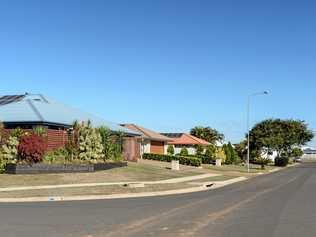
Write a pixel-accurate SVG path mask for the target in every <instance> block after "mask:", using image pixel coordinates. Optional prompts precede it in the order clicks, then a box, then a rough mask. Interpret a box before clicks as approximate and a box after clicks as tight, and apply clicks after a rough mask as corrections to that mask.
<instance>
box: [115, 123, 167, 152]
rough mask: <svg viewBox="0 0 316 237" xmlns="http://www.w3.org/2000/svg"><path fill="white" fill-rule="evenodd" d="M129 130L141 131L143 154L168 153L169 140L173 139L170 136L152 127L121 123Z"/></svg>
mask: <svg viewBox="0 0 316 237" xmlns="http://www.w3.org/2000/svg"><path fill="white" fill-rule="evenodd" d="M121 125H122V126H124V127H126V128H128V129H129V130H132V131H135V132H138V133H141V137H140V140H141V142H140V143H141V149H140V150H141V154H144V153H156V154H167V147H168V142H172V141H173V140H172V139H171V138H169V137H166V136H164V135H161V134H160V133H157V132H154V131H152V130H150V129H147V128H143V127H141V126H138V125H135V124H121Z"/></svg>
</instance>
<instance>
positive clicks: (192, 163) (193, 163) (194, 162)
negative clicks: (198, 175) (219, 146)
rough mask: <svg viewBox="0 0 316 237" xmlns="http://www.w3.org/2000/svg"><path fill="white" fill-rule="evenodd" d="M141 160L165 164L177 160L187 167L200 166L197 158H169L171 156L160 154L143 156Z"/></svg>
mask: <svg viewBox="0 0 316 237" xmlns="http://www.w3.org/2000/svg"><path fill="white" fill-rule="evenodd" d="M143 159H145V160H158V161H165V162H171V161H172V160H178V161H179V163H180V164H181V165H189V166H195V167H200V166H201V164H202V160H201V159H200V158H197V157H186V156H171V155H161V154H154V153H145V154H143Z"/></svg>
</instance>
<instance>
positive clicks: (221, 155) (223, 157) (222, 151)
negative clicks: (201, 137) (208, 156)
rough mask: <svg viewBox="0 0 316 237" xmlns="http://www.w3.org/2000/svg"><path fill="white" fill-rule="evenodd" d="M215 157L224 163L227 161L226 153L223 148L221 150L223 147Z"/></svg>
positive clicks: (217, 151) (218, 149)
mask: <svg viewBox="0 0 316 237" xmlns="http://www.w3.org/2000/svg"><path fill="white" fill-rule="evenodd" d="M215 156H216V159H221V160H222V162H225V161H226V155H225V152H224V150H223V148H221V147H219V148H217V150H216V154H215Z"/></svg>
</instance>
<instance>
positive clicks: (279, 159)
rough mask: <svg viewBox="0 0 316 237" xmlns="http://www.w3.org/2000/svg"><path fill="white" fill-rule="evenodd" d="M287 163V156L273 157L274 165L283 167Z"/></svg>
mask: <svg viewBox="0 0 316 237" xmlns="http://www.w3.org/2000/svg"><path fill="white" fill-rule="evenodd" d="M288 164H289V158H288V157H276V158H275V159H274V165H275V166H280V167H285V166H287V165H288Z"/></svg>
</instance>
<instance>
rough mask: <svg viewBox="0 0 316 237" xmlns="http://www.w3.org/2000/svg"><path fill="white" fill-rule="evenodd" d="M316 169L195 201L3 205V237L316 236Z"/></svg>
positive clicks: (277, 175)
mask: <svg viewBox="0 0 316 237" xmlns="http://www.w3.org/2000/svg"><path fill="white" fill-rule="evenodd" d="M315 187H316V164H313V163H310V164H302V165H300V166H296V167H292V168H289V169H286V170H284V171H281V172H277V173H273V174H269V175H266V176H259V177H256V178H253V179H250V180H247V181H245V182H242V183H237V184H234V185H231V186H227V187H224V188H222V189H218V190H213V191H207V192H200V193H194V194H185V195H176V196H166V197H155V198H137V199H121V200H104V201H83V202H51V203H24V204H0V233H1V236H6V237H10V236H24V237H34V236H54V237H59V236H60V237H61V236H63V237H65V236H76V237H78V236H79V237H80V236H85V237H86V236H102V237H108V236H115V237H119V236H155V237H157V236H167V237H168V236H170V237H171V236H172V237H174V236H175V237H176V236H205V237H209V236H212V237H222V236H224V237H228V236H232V237H247V236H249V237H250V236H251V237H252V236H256V237H269V236H275V237H283V236H284V237H291V236H293V237H294V236H300V237H305V236H306V237H307V236H316V225H315V223H316V205H315V200H316V188H315Z"/></svg>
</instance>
